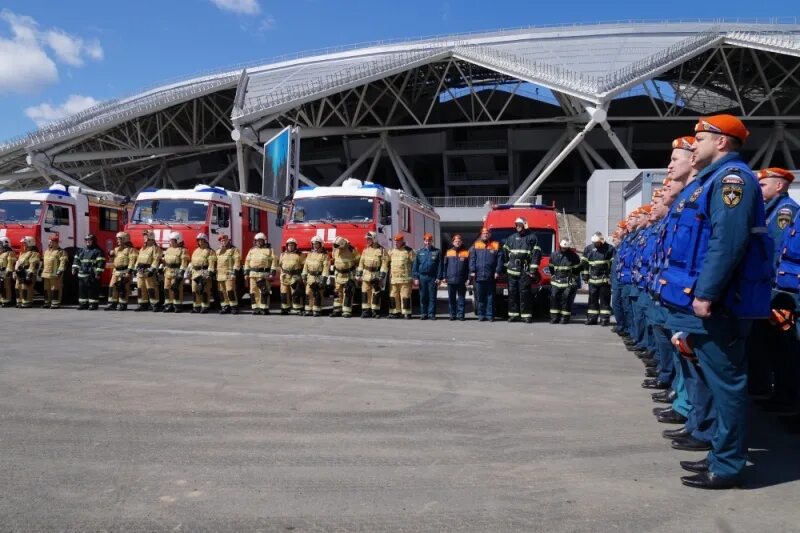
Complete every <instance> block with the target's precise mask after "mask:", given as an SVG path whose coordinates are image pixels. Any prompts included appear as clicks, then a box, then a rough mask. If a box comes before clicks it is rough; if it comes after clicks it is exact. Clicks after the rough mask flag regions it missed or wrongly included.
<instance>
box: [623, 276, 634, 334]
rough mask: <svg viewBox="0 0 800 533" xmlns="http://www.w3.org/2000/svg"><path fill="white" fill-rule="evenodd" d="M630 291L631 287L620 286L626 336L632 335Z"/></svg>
mask: <svg viewBox="0 0 800 533" xmlns="http://www.w3.org/2000/svg"><path fill="white" fill-rule="evenodd" d="M631 290H632V287H631V286H630V284H625V285H622V293H621V295H620V296H621V299H622V315H623V319H624V321H625V322H624V324H625V333H627V334H628V335H633V322H634V318H633V308H632V307H631Z"/></svg>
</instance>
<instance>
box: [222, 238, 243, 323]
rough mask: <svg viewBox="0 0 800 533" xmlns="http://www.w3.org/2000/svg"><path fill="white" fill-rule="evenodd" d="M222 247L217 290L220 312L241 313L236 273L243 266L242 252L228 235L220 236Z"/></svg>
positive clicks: (225, 313) (224, 313)
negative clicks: (237, 295)
mask: <svg viewBox="0 0 800 533" xmlns="http://www.w3.org/2000/svg"><path fill="white" fill-rule="evenodd" d="M219 244H220V248H219V251H218V252H217V292H218V293H219V299H220V306H221V309H220V310H219V314H221V315H227V314H231V313H232V314H234V315H238V314H239V299H238V298H237V297H236V274H237V273H238V272H239V270H240V269H241V268H242V253H241V252H240V251H239V249H238V248H236V247H235V246H234V245H233V243H231V238H230V237H228V236H227V235H220V236H219Z"/></svg>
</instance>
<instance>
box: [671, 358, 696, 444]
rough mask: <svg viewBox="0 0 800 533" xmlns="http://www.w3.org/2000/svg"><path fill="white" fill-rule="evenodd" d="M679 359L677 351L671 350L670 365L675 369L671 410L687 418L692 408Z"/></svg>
mask: <svg viewBox="0 0 800 533" xmlns="http://www.w3.org/2000/svg"><path fill="white" fill-rule="evenodd" d="M679 359H683V358H682V357H681V356H680V355H678V350H673V351H672V365H673V367H674V368H675V378H674V379H673V380H672V390H674V391H675V401H674V402H672V409H673V411H675V412H676V413H680V414H682V415H683V416H685V417H686V418H689V414H690V413H691V412H692V410H693V409H694V407H692V402H690V401H689V393H688V392H686V380H685V379H684V377H683V372H684V371H683V366H682V365H681V362H680V360H679ZM686 423H687V424H688V423H689V422H688V421H687V422H686ZM695 438H696V437H695Z"/></svg>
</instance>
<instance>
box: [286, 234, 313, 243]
mask: <svg viewBox="0 0 800 533" xmlns="http://www.w3.org/2000/svg"><path fill="white" fill-rule="evenodd" d="M287 242H288V241H287ZM315 242H318V243H320V244H322V237H320V236H319V235H314V236H313V237H311V244H314V243H315Z"/></svg>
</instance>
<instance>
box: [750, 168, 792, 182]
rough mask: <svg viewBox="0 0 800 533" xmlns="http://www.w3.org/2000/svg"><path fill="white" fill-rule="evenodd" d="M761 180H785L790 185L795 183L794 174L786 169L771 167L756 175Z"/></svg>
mask: <svg viewBox="0 0 800 533" xmlns="http://www.w3.org/2000/svg"><path fill="white" fill-rule="evenodd" d="M756 175H757V176H758V179H759V180H763V179H764V178H783V179H785V180H786V181H788V182H789V183H792V182H793V181H794V174H792V173H791V172H789V171H788V170H786V169H785V168H778V167H769V168H764V169H761V170H759V171H758V173H757V174H756Z"/></svg>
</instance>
